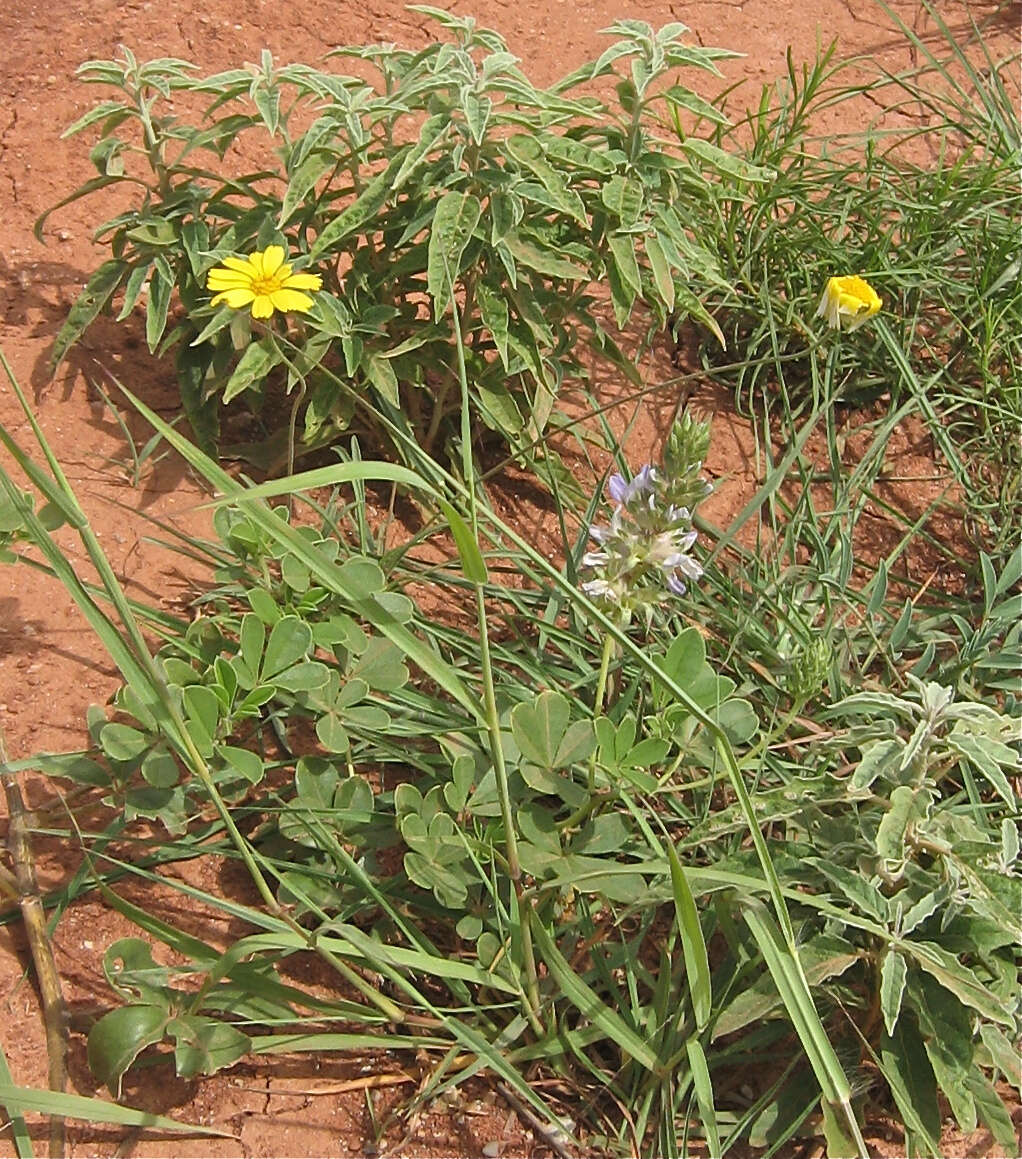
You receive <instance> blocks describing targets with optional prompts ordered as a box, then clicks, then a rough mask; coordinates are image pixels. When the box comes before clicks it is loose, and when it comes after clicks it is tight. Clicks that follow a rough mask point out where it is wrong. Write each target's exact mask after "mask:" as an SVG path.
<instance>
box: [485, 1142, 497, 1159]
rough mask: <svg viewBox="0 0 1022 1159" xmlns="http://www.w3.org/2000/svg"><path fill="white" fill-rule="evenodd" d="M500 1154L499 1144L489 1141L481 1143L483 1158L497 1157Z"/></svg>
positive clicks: (492, 1158) (495, 1158)
mask: <svg viewBox="0 0 1022 1159" xmlns="http://www.w3.org/2000/svg"><path fill="white" fill-rule="evenodd" d="M499 1154H500V1144H499V1143H497V1142H490V1143H484V1144H483V1156H484V1159H497V1156H498V1155H499Z"/></svg>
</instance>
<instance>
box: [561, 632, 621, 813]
mask: <svg viewBox="0 0 1022 1159" xmlns="http://www.w3.org/2000/svg"><path fill="white" fill-rule="evenodd" d="M613 654H614V641H613V639H612V638H611V637H610V636H604V637H603V652H602V653H601V655H600V672H599V675H598V676H597V677H596V695H595V696H594V697H593V719H594V720H595V719H596V718H597V717H598V716H599V715H600V714H601V713H602V712H603V700H604V697H605V696H606V695H607V674H608V672H609V671H610V658H611V656H612V655H613ZM586 787H587V788H588V790H589V797H590V799H592V797H593V795H594V794H595V792H596V753H595V752H594V753H593V755H592V756H591V757H590V758H589V778H588V785H587V786H586ZM576 811H577V810H576ZM586 813H588V806H586ZM583 816H585V813H583ZM572 817H574V813H573V814H572ZM571 819H572V818H571V817H569V818H568V820H569V821H571Z"/></svg>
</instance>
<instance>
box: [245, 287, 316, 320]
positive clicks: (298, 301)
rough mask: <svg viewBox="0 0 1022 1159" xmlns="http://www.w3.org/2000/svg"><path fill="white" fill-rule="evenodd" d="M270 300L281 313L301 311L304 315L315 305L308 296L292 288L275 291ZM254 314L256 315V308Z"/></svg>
mask: <svg viewBox="0 0 1022 1159" xmlns="http://www.w3.org/2000/svg"><path fill="white" fill-rule="evenodd" d="M269 300H270V301H271V302H272V303H273V309H275V310H280V311H281V313H285V312H286V311H288V310H301V311H302V312H303V313H304V312H306V311H307V310H311V309H312V307H313V306H314V305H315V302H313V300H312V299H311V298H310V297H309V295H308V294H302V293H300V292H299V291H298V290H292V289H290V288H286V289H281V290H274V292H273V293H272V294H271V295H270V298H269ZM252 313H253V314H254V313H255V309H254V308H253V311H252Z"/></svg>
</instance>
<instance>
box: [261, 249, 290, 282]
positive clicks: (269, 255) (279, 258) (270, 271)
mask: <svg viewBox="0 0 1022 1159" xmlns="http://www.w3.org/2000/svg"><path fill="white" fill-rule="evenodd" d="M252 256H253V257H258V255H257V254H253V255H252ZM283 264H284V248H283V246H279V245H268V246H267V247H266V249H264V250H263V253H262V266H263V268H262V276H263V277H264V278H272V277H274V276H275V275H276V274H277V272H278V270H279V269H280V267H281V266H282V265H283ZM289 272H290V271H289Z"/></svg>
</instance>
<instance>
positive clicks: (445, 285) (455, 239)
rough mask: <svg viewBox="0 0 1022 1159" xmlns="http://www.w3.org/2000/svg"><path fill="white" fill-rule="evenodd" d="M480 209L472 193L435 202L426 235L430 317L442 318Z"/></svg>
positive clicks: (456, 195) (458, 193)
mask: <svg viewBox="0 0 1022 1159" xmlns="http://www.w3.org/2000/svg"><path fill="white" fill-rule="evenodd" d="M481 211H482V207H481V205H480V203H479V198H478V197H476V196H475V195H474V194H471V193H464V192H451V193H445V194H444V196H443V197H441V198H440V200H439V201H438V202H437V205H436V211H435V213H434V215H433V223H432V226H431V228H430V234H429V261H428V269H427V288H428V290H429V293H430V295H431V297H432V298H433V317H434V318H436V319H437V320H439V319H440V318H442V317H443V315H444V313H445V311H446V309H447V306H448V304H449V303H450V301H451V293H452V291H453V287H454V284H455V283H456V282H457V280H458V275H459V273H460V272H461V258H462V254H464V252H465V247H466V246H467V245H468V243H469V239H470V238H471V237H472V232H473V230H474V229H475V227H476V225H477V224H478V223H479V215H480V213H481Z"/></svg>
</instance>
